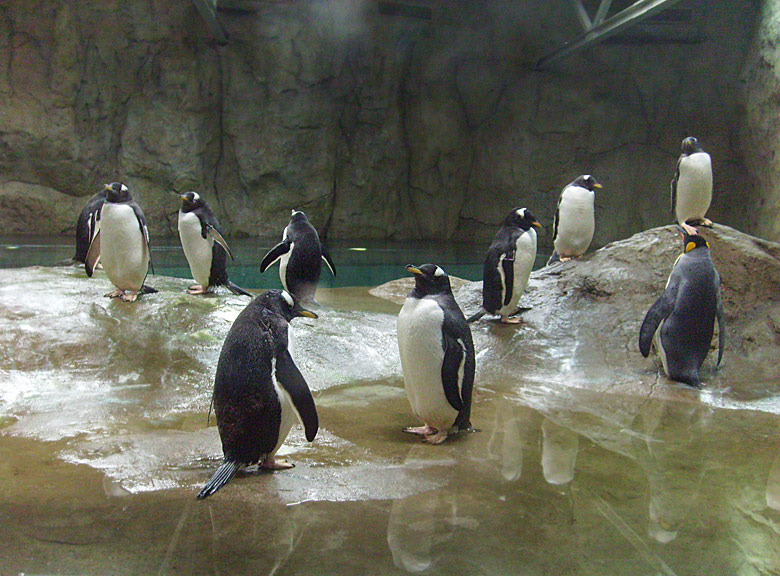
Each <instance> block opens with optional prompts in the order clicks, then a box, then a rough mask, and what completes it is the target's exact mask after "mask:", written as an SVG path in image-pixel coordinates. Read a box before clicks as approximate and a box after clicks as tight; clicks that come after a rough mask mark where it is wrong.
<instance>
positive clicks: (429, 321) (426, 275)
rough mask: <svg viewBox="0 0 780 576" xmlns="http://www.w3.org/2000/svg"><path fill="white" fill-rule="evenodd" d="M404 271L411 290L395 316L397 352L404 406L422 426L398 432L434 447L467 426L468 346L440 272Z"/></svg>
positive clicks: (471, 361)
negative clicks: (416, 436)
mask: <svg viewBox="0 0 780 576" xmlns="http://www.w3.org/2000/svg"><path fill="white" fill-rule="evenodd" d="M406 269H407V270H409V272H411V273H412V274H413V275H414V289H413V290H412V291H411V292H410V293H409V296H408V297H407V298H406V301H405V302H404V305H403V307H402V308H401V312H400V313H399V314H398V325H397V329H398V349H399V352H400V355H401V368H402V370H403V376H404V387H405V388H406V394H407V397H408V398H409V404H410V406H411V408H412V412H414V414H415V416H417V417H418V418H419V419H420V420H422V421H423V423H424V425H423V426H418V427H410V428H405V429H404V431H405V432H410V433H412V434H419V435H421V436H423V440H424V441H425V442H429V443H431V444H440V443H442V442H444V440H446V438H447V435H448V434H450V433H451V432H452V431H461V430H468V429H470V428H471V422H470V420H469V419H470V415H471V393H472V389H473V386H474V370H475V367H476V362H475V355H474V343H473V341H472V338H471V330H470V329H469V326H468V324H467V323H466V318H465V317H464V316H463V312H461V310H460V308H459V307H458V304H457V303H456V302H455V298H454V297H453V295H452V289H451V288H450V279H449V277H448V276H447V274H446V273H445V272H444V270H442V269H441V268H439V267H438V266H436V265H435V264H424V265H422V266H419V267H417V266H413V265H411V264H410V265H409V266H407V267H406Z"/></svg>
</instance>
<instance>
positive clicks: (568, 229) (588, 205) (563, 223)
mask: <svg viewBox="0 0 780 576" xmlns="http://www.w3.org/2000/svg"><path fill="white" fill-rule="evenodd" d="M594 201H595V194H594V193H593V192H591V191H590V190H588V189H587V188H583V187H581V186H569V187H568V188H566V189H565V190H564V191H563V194H562V195H561V203H560V206H559V207H558V233H557V234H556V236H555V241H554V245H555V250H556V252H558V255H559V256H565V257H569V256H581V255H582V254H585V252H586V251H587V249H588V246H590V242H591V240H593V232H594V230H595V229H596V217H595V213H594Z"/></svg>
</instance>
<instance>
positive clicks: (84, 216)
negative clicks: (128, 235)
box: [73, 188, 108, 264]
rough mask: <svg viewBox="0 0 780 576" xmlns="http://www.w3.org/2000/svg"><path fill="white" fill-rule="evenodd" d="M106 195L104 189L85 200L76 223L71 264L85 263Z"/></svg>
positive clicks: (96, 230)
mask: <svg viewBox="0 0 780 576" xmlns="http://www.w3.org/2000/svg"><path fill="white" fill-rule="evenodd" d="M107 193H108V192H107V191H106V189H105V188H104V189H103V190H101V191H100V192H98V193H97V194H94V195H93V196H92V197H91V198H90V199H89V200H87V203H86V204H85V205H84V208H82V210H81V214H79V219H78V220H77V221H76V254H75V255H74V256H73V262H80V263H82V264H83V263H85V262H86V261H87V251H88V250H89V244H90V242H92V238H94V237H95V234H97V232H98V225H99V222H100V209H101V208H102V207H103V202H105V201H106V194H107Z"/></svg>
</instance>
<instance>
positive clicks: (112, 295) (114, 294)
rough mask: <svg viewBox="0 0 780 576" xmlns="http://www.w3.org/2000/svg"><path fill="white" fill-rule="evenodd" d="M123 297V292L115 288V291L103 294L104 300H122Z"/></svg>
mask: <svg viewBox="0 0 780 576" xmlns="http://www.w3.org/2000/svg"><path fill="white" fill-rule="evenodd" d="M124 295H125V291H124V290H120V289H119V288H117V289H116V290H114V291H112V292H109V293H108V294H104V295H103V296H104V297H105V298H122V297H123V296H124Z"/></svg>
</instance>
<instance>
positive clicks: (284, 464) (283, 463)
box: [260, 456, 295, 470]
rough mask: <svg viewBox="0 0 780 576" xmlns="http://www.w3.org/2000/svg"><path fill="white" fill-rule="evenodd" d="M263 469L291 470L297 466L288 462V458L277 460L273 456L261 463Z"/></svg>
mask: <svg viewBox="0 0 780 576" xmlns="http://www.w3.org/2000/svg"><path fill="white" fill-rule="evenodd" d="M260 468H261V469H262V470H289V469H290V468H295V464H293V463H292V462H288V461H287V460H277V459H276V458H274V457H273V456H271V457H270V458H266V459H265V461H264V462H263V463H262V464H261V465H260Z"/></svg>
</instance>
